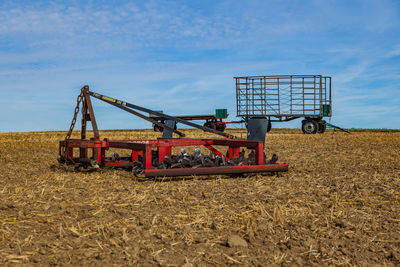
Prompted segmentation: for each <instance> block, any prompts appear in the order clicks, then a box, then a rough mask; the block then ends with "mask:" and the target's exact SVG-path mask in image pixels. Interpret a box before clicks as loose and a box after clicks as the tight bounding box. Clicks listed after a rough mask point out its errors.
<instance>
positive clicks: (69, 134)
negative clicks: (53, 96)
mask: <svg viewBox="0 0 400 267" xmlns="http://www.w3.org/2000/svg"><path fill="white" fill-rule="evenodd" d="M81 102H83V91H82V92H81V93H80V95H78V98H77V99H76V107H75V111H74V117H73V118H72V122H71V126H70V127H69V131H68V133H67V135H66V136H65V144H66V143H67V141H68V139H70V138H71V134H72V131H73V130H74V127H75V123H76V117H77V116H78V113H79V106H80V104H81ZM66 148H67V146H66V145H65V147H64V149H65V150H64V154H66V152H67V151H66Z"/></svg>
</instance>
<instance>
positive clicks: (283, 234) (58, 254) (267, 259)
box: [0, 129, 400, 266]
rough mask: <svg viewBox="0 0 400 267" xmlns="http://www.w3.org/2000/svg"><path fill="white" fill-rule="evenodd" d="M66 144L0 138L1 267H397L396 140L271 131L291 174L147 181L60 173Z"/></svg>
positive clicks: (127, 135)
mask: <svg viewBox="0 0 400 267" xmlns="http://www.w3.org/2000/svg"><path fill="white" fill-rule="evenodd" d="M184 131H185V133H186V134H187V136H188V137H198V136H199V135H200V136H204V137H205V136H209V137H211V136H212V135H207V134H203V133H201V132H199V131H196V130H184ZM231 133H233V134H236V135H242V136H245V133H244V131H242V130H232V131H231ZM158 135H159V134H158V133H154V132H152V131H149V130H145V131H139V130H126V131H125V130H121V131H102V132H101V136H102V137H109V138H111V139H148V138H156V137H157V136H158ZM64 136H65V132H39V133H4V134H0V141H1V142H0V199H1V202H0V264H13V263H25V264H37V265H43V264H45V265H47V264H57V265H59V264H61V265H64V264H73V265H78V264H80V265H82V264H84V265H87V264H117V265H131V264H135V263H140V264H141V265H154V264H160V265H172V266H174V265H175V266H176V265H183V264H185V263H188V264H193V265H200V266H201V265H210V264H218V265H229V264H232V265H237V264H243V265H258V264H259V265H265V264H283V265H285V264H288V265H289V264H293V263H297V264H301V265H305V264H307V265H309V264H312V265H321V264H345V265H375V264H378V265H385V264H386V265H399V264H400V233H399V229H400V225H399V224H400V132H396V131H393V132H377V131H360V132H354V133H352V134H351V135H348V134H342V133H338V132H331V131H328V132H327V133H325V134H323V135H303V134H300V133H299V130H280V129H274V130H273V131H272V132H271V134H268V135H267V141H266V142H267V144H266V153H267V157H269V156H271V155H272V153H277V154H278V156H279V158H280V160H279V162H282V163H288V164H289V165H290V166H289V168H290V169H289V172H288V173H284V174H280V175H278V176H275V175H268V174H267V175H252V176H249V177H235V178H226V177H222V176H212V177H189V178H185V179H159V180H145V181H142V180H137V179H135V178H133V177H132V175H131V173H129V172H126V171H123V170H100V171H95V172H90V171H82V172H75V171H73V168H68V167H62V166H59V165H58V164H57V163H56V157H57V152H58V141H59V140H62V139H63V138H64ZM74 136H75V137H78V136H79V134H78V133H74ZM233 235H238V236H239V237H240V238H242V239H244V240H245V242H246V244H247V247H245V246H229V245H228V244H227V240H228V238H229V237H231V236H233Z"/></svg>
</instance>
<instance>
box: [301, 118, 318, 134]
mask: <svg viewBox="0 0 400 267" xmlns="http://www.w3.org/2000/svg"><path fill="white" fill-rule="evenodd" d="M302 123H303V125H302V126H301V129H302V130H303V133H304V134H315V133H317V132H318V122H316V121H314V120H303V122H302Z"/></svg>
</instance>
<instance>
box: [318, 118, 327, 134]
mask: <svg viewBox="0 0 400 267" xmlns="http://www.w3.org/2000/svg"><path fill="white" fill-rule="evenodd" d="M325 130H326V121H324V120H322V121H319V122H318V133H321V134H322V133H324V132H325Z"/></svg>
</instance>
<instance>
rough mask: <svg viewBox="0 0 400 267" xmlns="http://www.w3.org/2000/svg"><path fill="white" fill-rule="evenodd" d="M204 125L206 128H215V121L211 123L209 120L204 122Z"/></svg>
mask: <svg viewBox="0 0 400 267" xmlns="http://www.w3.org/2000/svg"><path fill="white" fill-rule="evenodd" d="M204 127H207V128H210V129H213V130H216V129H217V125H215V123H213V122H211V121H210V122H206V123H204Z"/></svg>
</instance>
